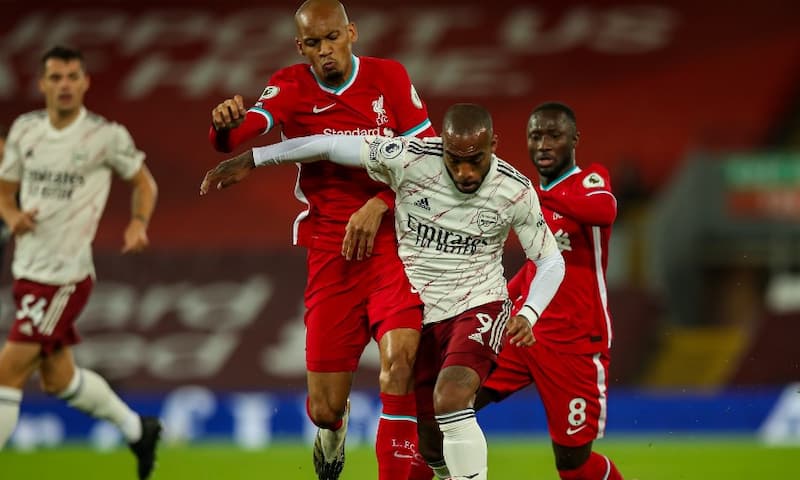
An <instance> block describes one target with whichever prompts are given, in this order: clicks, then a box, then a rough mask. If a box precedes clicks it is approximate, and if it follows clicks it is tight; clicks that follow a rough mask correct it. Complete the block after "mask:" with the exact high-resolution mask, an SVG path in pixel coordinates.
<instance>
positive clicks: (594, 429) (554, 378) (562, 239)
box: [484, 164, 617, 446]
mask: <svg viewBox="0 0 800 480" xmlns="http://www.w3.org/2000/svg"><path fill="white" fill-rule="evenodd" d="M537 193H538V194H539V201H540V203H541V206H542V212H543V213H544V216H545V221H546V222H547V225H548V226H549V227H550V230H551V231H552V232H553V235H554V236H555V237H556V241H557V242H558V245H559V250H561V254H562V255H563V257H564V262H565V264H566V275H565V276H564V281H563V282H562V284H561V288H560V289H559V290H558V293H556V295H555V297H554V298H553V300H552V301H551V302H550V304H549V305H548V307H547V308H546V309H545V311H544V312H543V313H542V315H541V317H540V318H539V320H538V321H537V322H536V324H535V325H534V328H533V333H534V337H535V338H536V343H534V344H533V345H532V346H531V347H528V348H521V347H514V346H510V345H506V346H505V347H504V348H503V350H502V351H501V353H500V355H499V357H498V365H497V369H496V370H495V371H494V372H492V374H491V375H490V376H489V379H488V380H487V381H486V383H485V384H484V387H485V388H489V389H492V390H495V391H497V392H498V393H500V395H501V396H503V397H504V396H507V395H510V394H511V393H513V392H516V391H517V390H520V389H522V388H524V387H526V386H528V385H530V384H531V383H535V384H536V388H537V390H538V391H539V395H540V397H541V398H542V402H543V404H544V407H545V411H546V413H547V419H548V425H549V429H550V435H551V437H552V439H553V441H554V442H556V443H557V444H559V445H565V446H580V445H583V444H585V443H587V442H589V441H591V440H593V439H595V438H600V437H602V436H603V433H604V430H605V422H606V391H607V386H608V365H609V356H608V354H609V348H610V346H611V338H612V333H611V316H610V314H609V312H608V299H607V294H606V280H605V272H606V266H607V264H608V241H609V237H610V235H611V224H612V223H613V222H614V219H615V218H616V214H617V202H616V199H615V197H614V195H613V193H612V191H611V182H610V178H609V174H608V171H607V170H606V169H605V168H604V167H602V166H600V165H597V164H593V165H591V166H589V167H588V168H586V169H585V170H582V169H581V168H580V167H577V166H576V167H574V168H572V169H570V170H569V171H567V172H566V173H565V174H564V175H562V176H561V177H560V178H558V179H556V180H554V181H553V182H551V183H550V184H549V185H547V186H545V187H538V188H537ZM535 271H536V266H535V265H534V264H533V263H532V262H526V264H525V265H524V266H523V267H522V269H520V271H519V272H518V273H517V274H516V275H515V276H514V277H513V278H512V279H511V281H509V283H508V290H509V297H510V298H511V299H512V301H514V304H515V305H514V312H516V311H517V310H518V309H519V308H520V307H521V306H522V302H523V301H524V299H525V298H526V297H527V295H528V292H527V287H528V286H529V285H530V281H531V279H532V278H533V275H534V273H535Z"/></svg>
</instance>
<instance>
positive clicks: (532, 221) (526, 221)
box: [512, 187, 558, 260]
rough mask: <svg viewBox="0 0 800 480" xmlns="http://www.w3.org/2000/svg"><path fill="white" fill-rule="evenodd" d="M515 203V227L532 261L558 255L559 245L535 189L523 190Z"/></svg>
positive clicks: (526, 253)
mask: <svg viewBox="0 0 800 480" xmlns="http://www.w3.org/2000/svg"><path fill="white" fill-rule="evenodd" d="M515 200H516V201H515V202H514V203H513V207H512V208H513V213H512V218H513V226H514V231H516V232H517V237H518V238H519V242H520V244H521V245H522V248H523V250H525V255H526V256H527V257H528V258H529V259H531V260H538V259H540V258H543V257H547V256H549V255H551V254H554V253H558V244H557V243H556V239H555V237H553V233H552V232H551V231H550V228H549V227H548V226H547V222H545V220H544V214H543V213H542V209H541V206H540V205H539V197H537V196H536V192H535V191H534V190H533V187H528V188H527V189H525V190H523V191H522V192H521V193H520V195H519V196H518V198H517V199H515Z"/></svg>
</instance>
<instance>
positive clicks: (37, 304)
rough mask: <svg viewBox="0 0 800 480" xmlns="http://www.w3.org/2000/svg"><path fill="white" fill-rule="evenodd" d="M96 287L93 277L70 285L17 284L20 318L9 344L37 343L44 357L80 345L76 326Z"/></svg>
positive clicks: (30, 282)
mask: <svg viewBox="0 0 800 480" xmlns="http://www.w3.org/2000/svg"><path fill="white" fill-rule="evenodd" d="M92 287H93V281H92V279H91V278H90V277H87V278H85V279H83V280H82V281H80V282H77V283H71V284H66V285H47V284H42V283H38V282H32V281H29V280H25V279H18V280H15V281H14V285H13V287H12V291H13V296H14V304H15V306H16V315H15V320H14V323H13V324H12V325H11V330H10V331H9V334H8V338H9V340H11V341H15V342H25V343H37V344H39V346H40V348H41V354H42V355H44V356H46V355H48V354H50V353H51V352H54V351H56V350H58V349H60V348H61V347H64V346H68V345H74V344H76V343H78V342H80V337H79V336H78V331H77V330H76V328H75V322H76V321H77V319H78V316H79V315H80V313H81V312H82V311H83V308H84V307H85V306H86V303H87V302H88V300H89V295H90V293H91V291H92Z"/></svg>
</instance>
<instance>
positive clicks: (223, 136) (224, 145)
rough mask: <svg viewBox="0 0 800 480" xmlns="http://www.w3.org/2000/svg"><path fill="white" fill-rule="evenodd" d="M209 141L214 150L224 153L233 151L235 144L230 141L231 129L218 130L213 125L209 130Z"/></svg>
mask: <svg viewBox="0 0 800 480" xmlns="http://www.w3.org/2000/svg"><path fill="white" fill-rule="evenodd" d="M208 141H209V142H211V146H212V147H214V150H216V151H218V152H222V153H231V152H232V151H233V146H232V145H231V141H230V130H224V129H223V130H217V129H216V128H214V127H213V126H211V128H210V129H209V130H208Z"/></svg>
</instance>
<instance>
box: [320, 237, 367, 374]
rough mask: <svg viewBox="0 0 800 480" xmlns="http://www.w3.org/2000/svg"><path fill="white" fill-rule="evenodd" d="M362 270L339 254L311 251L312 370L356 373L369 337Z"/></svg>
mask: <svg viewBox="0 0 800 480" xmlns="http://www.w3.org/2000/svg"><path fill="white" fill-rule="evenodd" d="M348 263H349V264H348ZM350 264H352V265H350ZM361 270H362V268H361V267H359V266H358V265H356V263H355V262H347V261H346V260H344V259H343V258H342V257H341V255H340V254H338V253H334V252H323V251H314V250H310V251H309V257H308V271H309V273H308V275H309V277H308V283H307V285H306V291H305V304H306V314H305V324H306V367H307V369H308V370H309V371H312V372H320V373H331V372H354V371H355V370H356V368H357V367H358V360H359V358H360V357H361V354H362V352H363V351H364V347H366V345H367V343H369V340H370V330H369V324H368V322H367V314H366V297H365V295H364V294H363V292H361V291H360V290H359V288H358V286H359V276H360V275H361Z"/></svg>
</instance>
